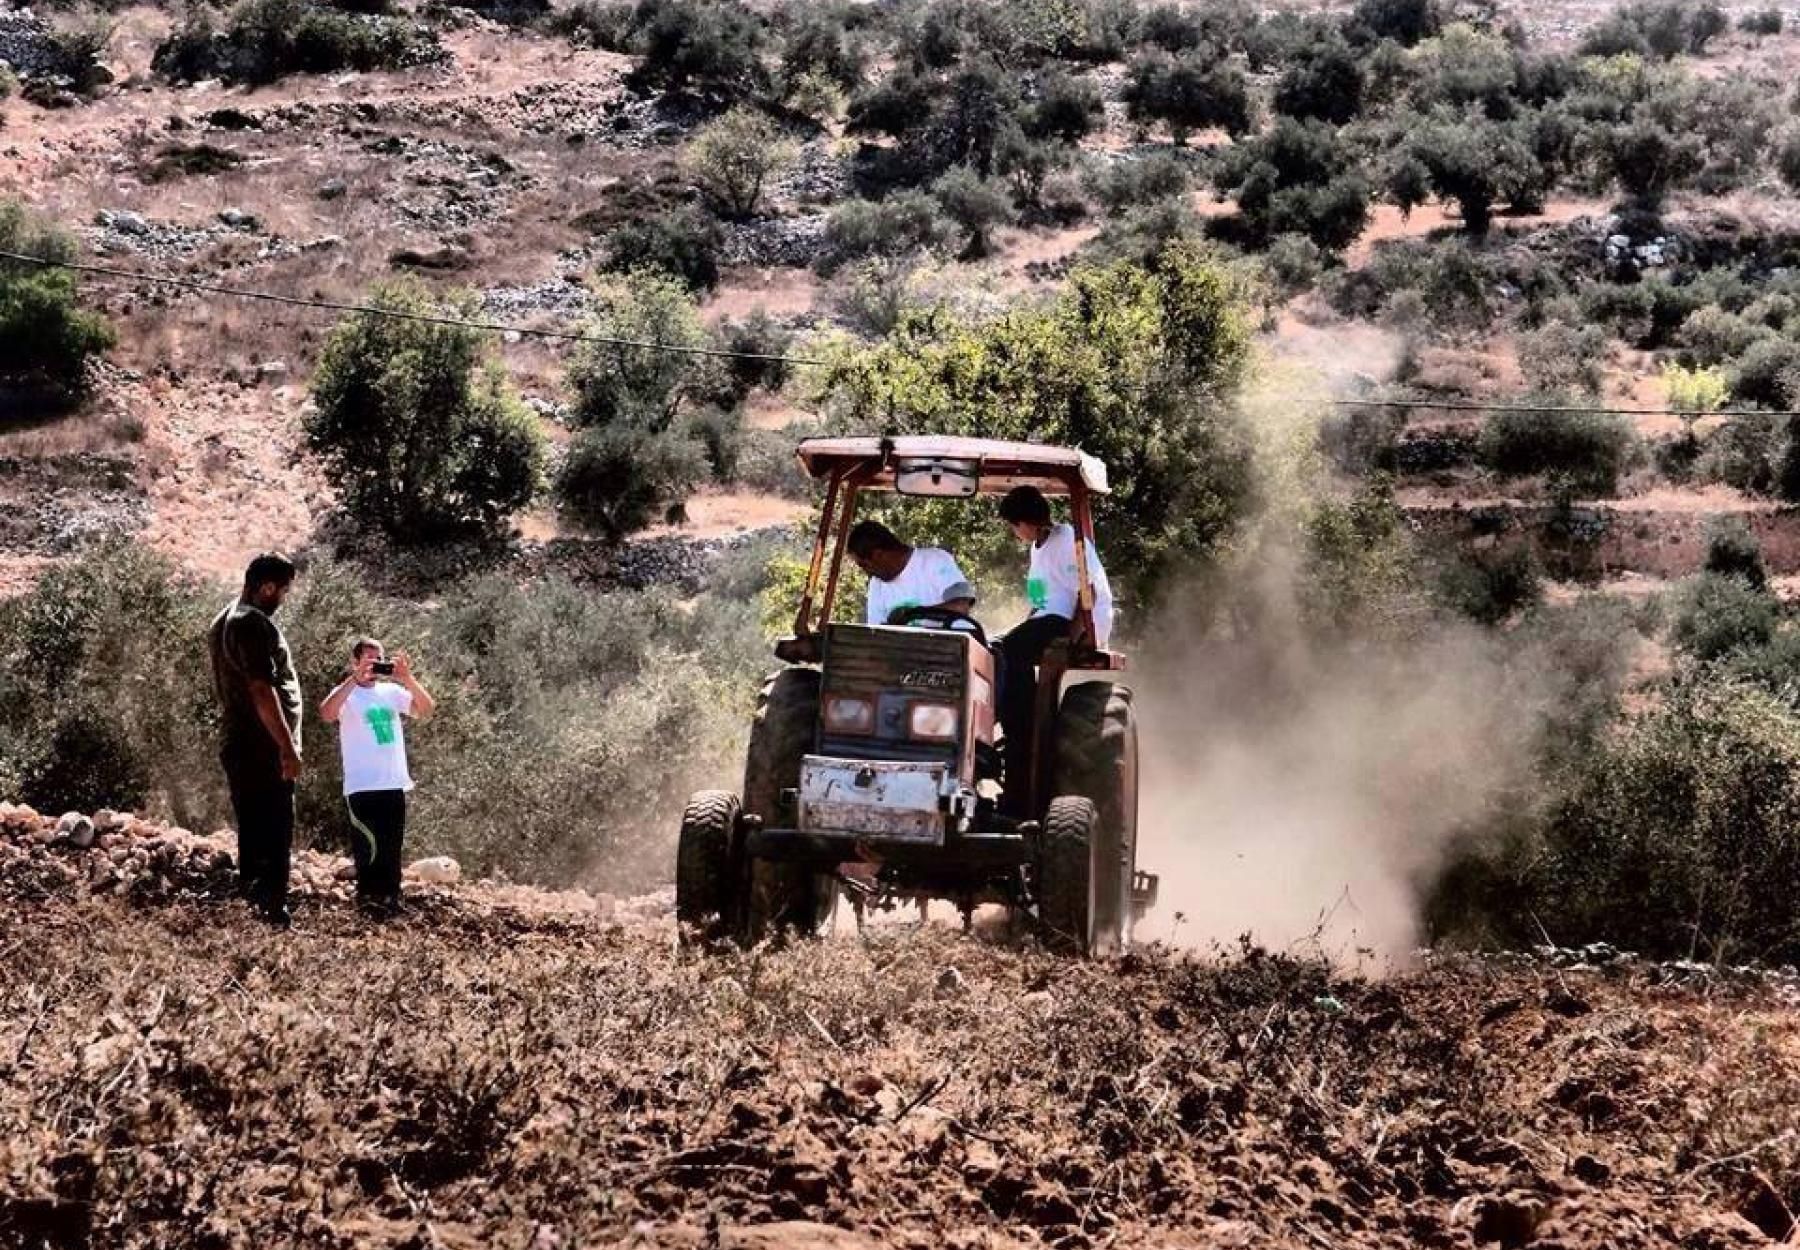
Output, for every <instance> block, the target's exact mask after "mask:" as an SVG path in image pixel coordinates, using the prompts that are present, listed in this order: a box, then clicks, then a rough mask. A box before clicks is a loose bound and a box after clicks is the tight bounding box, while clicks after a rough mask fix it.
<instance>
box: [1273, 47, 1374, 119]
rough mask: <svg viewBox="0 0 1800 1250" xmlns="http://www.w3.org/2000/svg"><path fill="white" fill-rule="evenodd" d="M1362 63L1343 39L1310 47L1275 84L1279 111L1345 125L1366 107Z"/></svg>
mask: <svg viewBox="0 0 1800 1250" xmlns="http://www.w3.org/2000/svg"><path fill="white" fill-rule="evenodd" d="M1364 87H1365V84H1364V80H1363V69H1362V65H1361V64H1360V63H1359V62H1358V60H1357V58H1356V54H1355V53H1354V52H1353V51H1351V49H1350V47H1349V45H1348V44H1346V43H1345V42H1344V41H1343V40H1342V39H1337V38H1334V39H1326V40H1322V41H1320V42H1319V43H1317V44H1314V45H1312V46H1310V47H1308V48H1307V49H1306V50H1305V51H1304V52H1303V53H1301V55H1300V56H1299V57H1298V58H1297V59H1295V60H1294V61H1293V62H1292V63H1291V64H1290V65H1289V66H1288V68H1287V69H1286V71H1284V72H1283V74H1282V75H1281V78H1280V79H1279V80H1278V81H1277V82H1276V84H1275V95H1274V107H1275V111H1276V112H1277V113H1279V114H1282V115H1283V116H1286V117H1293V118H1297V119H1298V120H1300V121H1322V122H1329V123H1330V124H1331V125H1333V126H1342V125H1345V124H1347V123H1349V122H1351V121H1354V120H1355V119H1356V117H1357V115H1358V114H1359V113H1361V112H1362V107H1363V92H1364Z"/></svg>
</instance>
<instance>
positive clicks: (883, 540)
mask: <svg viewBox="0 0 1800 1250" xmlns="http://www.w3.org/2000/svg"><path fill="white" fill-rule="evenodd" d="M905 550H906V544H905V543H903V542H901V541H900V538H899V536H898V535H896V534H895V533H894V531H893V530H891V529H889V528H888V527H887V526H885V525H883V524H882V523H881V522H880V521H858V522H857V523H856V524H855V526H853V527H852V528H851V530H850V554H851V555H853V556H856V557H858V558H859V559H860V558H862V557H865V556H872V555H874V554H875V553H876V552H877V551H905Z"/></svg>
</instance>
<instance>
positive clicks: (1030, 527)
mask: <svg viewBox="0 0 1800 1250" xmlns="http://www.w3.org/2000/svg"><path fill="white" fill-rule="evenodd" d="M1000 519H1001V520H1002V521H1004V522H1005V523H1006V527H1007V528H1008V529H1010V530H1011V531H1012V533H1013V537H1015V538H1017V539H1018V540H1019V541H1020V542H1022V543H1025V544H1026V545H1027V546H1028V547H1029V548H1030V550H1031V568H1030V571H1029V572H1028V573H1027V574H1026V577H1025V597H1026V598H1027V599H1028V600H1029V601H1030V603H1031V612H1030V614H1029V615H1027V616H1026V618H1025V619H1024V620H1023V621H1020V622H1019V623H1018V624H1017V625H1015V626H1014V627H1013V628H1011V629H1009V630H1007V631H1006V633H1005V634H1003V635H1001V636H1000V637H998V638H996V639H994V646H995V648H996V649H997V650H998V651H999V653H1000V660H1001V668H1000V697H999V702H1000V708H999V712H1000V727H1001V729H1002V730H1003V731H1004V732H1005V734H1006V754H1007V759H1008V762H1009V765H1010V763H1011V761H1013V760H1015V759H1017V758H1019V753H1020V752H1023V751H1027V750H1029V749H1030V747H1029V745H1028V744H1029V743H1030V741H1031V735H1032V731H1033V728H1034V722H1035V721H1036V719H1037V666H1038V661H1039V660H1041V659H1043V656H1044V651H1045V650H1046V649H1047V648H1048V647H1049V646H1050V644H1051V643H1053V642H1056V641H1057V640H1058V639H1063V638H1069V637H1071V636H1072V631H1073V628H1074V622H1075V617H1076V612H1077V608H1078V605H1079V604H1080V601H1081V578H1080V574H1079V573H1078V572H1077V570H1076V567H1075V527H1074V526H1073V525H1070V524H1068V523H1067V522H1064V523H1063V524H1060V525H1059V524H1057V523H1056V522H1055V520H1054V518H1053V517H1052V516H1051V513H1050V501H1049V500H1048V499H1046V498H1044V493H1043V492H1042V491H1040V490H1039V489H1038V488H1037V487H1035V486H1019V487H1015V488H1014V489H1013V490H1011V491H1009V492H1008V493H1007V494H1006V496H1005V497H1004V498H1002V499H1001V501H1000ZM1086 548H1087V561H1086V563H1087V580H1088V586H1089V588H1090V589H1091V590H1092V592H1093V596H1094V598H1093V604H1094V607H1093V619H1094V628H1093V636H1092V637H1090V638H1086V639H1082V640H1079V641H1084V642H1086V643H1087V644H1088V645H1090V646H1093V647H1098V648H1102V649H1104V648H1105V646H1106V644H1107V642H1108V640H1110V639H1111V637H1112V624H1113V595H1112V585H1111V584H1110V583H1109V582H1108V581H1107V580H1106V570H1105V569H1104V568H1102V567H1101V566H1100V556H1099V554H1098V553H1097V552H1096V551H1095V550H1094V544H1093V543H1088V544H1086Z"/></svg>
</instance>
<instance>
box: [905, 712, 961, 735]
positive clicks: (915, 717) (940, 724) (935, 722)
mask: <svg viewBox="0 0 1800 1250" xmlns="http://www.w3.org/2000/svg"><path fill="white" fill-rule="evenodd" d="M961 727H962V716H961V714H960V713H958V712H957V710H956V709H955V708H953V707H951V706H950V705H949V704H947V703H915V704H913V709H912V720H911V722H910V723H909V725H908V728H909V729H910V730H911V732H912V736H913V737H915V738H932V739H935V740H937V741H940V742H948V741H952V740H954V739H955V737H956V731H957V730H958V729H960V728H961Z"/></svg>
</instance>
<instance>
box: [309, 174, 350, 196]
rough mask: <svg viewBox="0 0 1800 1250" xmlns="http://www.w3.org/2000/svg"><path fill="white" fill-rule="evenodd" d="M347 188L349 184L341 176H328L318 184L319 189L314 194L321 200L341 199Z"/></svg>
mask: <svg viewBox="0 0 1800 1250" xmlns="http://www.w3.org/2000/svg"><path fill="white" fill-rule="evenodd" d="M349 189H350V186H349V184H348V183H346V182H345V181H344V180H343V179H342V178H329V179H327V180H326V181H324V182H322V183H320V184H319V189H318V191H317V192H315V194H317V195H318V197H319V198H320V199H321V200H336V199H341V198H342V197H343V194H344V192H346V191H348V190H349Z"/></svg>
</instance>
